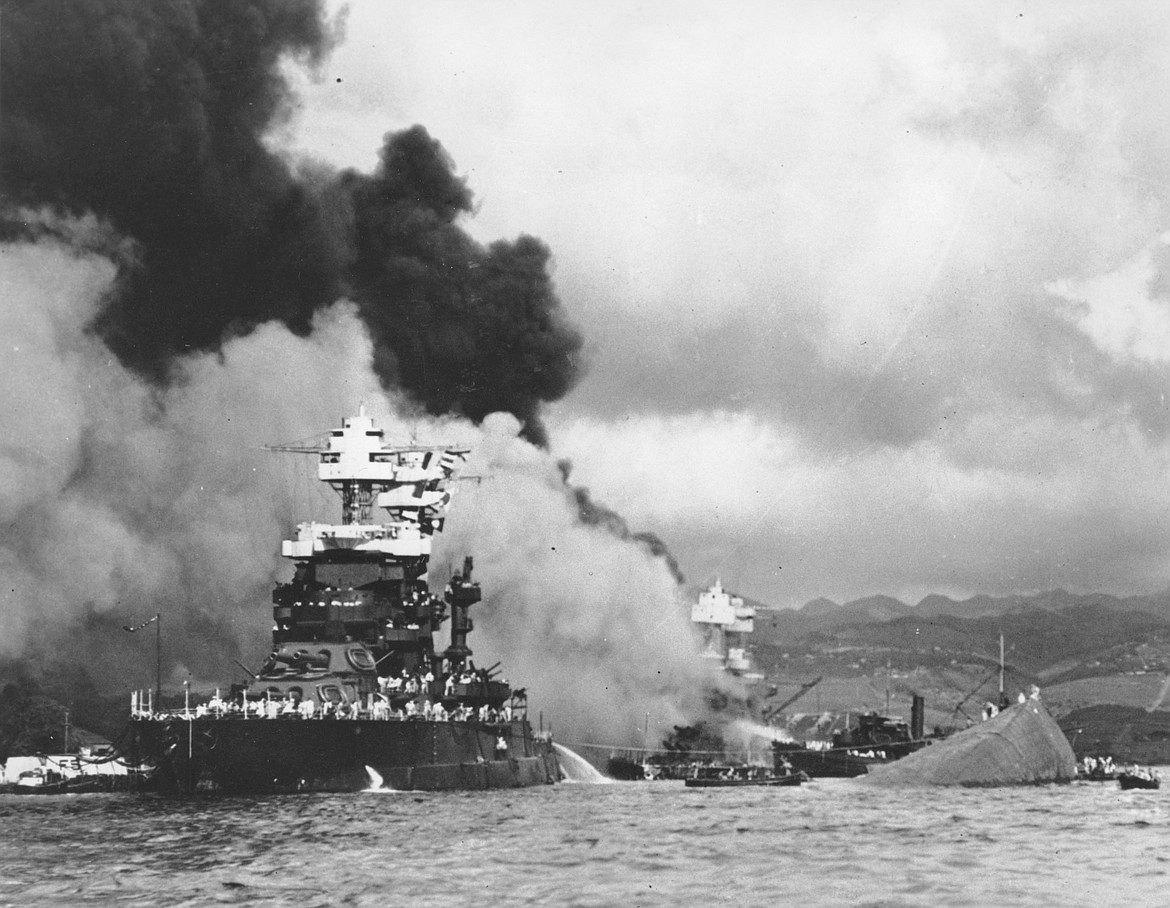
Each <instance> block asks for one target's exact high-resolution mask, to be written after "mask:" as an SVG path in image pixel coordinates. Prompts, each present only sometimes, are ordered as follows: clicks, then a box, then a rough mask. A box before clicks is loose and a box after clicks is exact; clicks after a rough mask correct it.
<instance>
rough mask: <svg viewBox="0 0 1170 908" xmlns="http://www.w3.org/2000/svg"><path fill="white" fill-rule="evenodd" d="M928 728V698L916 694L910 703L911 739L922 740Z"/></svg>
mask: <svg viewBox="0 0 1170 908" xmlns="http://www.w3.org/2000/svg"><path fill="white" fill-rule="evenodd" d="M925 730H926V698H925V697H923V696H922V695H921V694H914V699H913V700H912V701H911V703H910V740H911V741H921V740H922V738H923V734H924V732H925Z"/></svg>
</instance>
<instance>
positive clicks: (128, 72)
mask: <svg viewBox="0 0 1170 908" xmlns="http://www.w3.org/2000/svg"><path fill="white" fill-rule="evenodd" d="M0 16H2V17H3V24H4V27H3V29H2V30H0V79H2V82H3V85H4V106H3V109H2V116H3V123H2V126H3V128H2V129H0V160H2V161H3V171H2V173H0V193H2V198H0V221H2V223H0V286H3V287H4V288H5V292H4V294H3V295H2V296H0V317H2V318H3V320H4V324H5V326H6V335H5V340H6V343H7V344H8V345H10V350H9V351H8V352H7V353H6V356H5V357H4V360H3V365H2V366H0V393H2V394H3V398H4V400H5V401H6V405H5V407H4V408H3V409H2V410H0V433H2V436H0V437H2V438H3V442H2V443H0V581H2V582H0V667H3V665H5V664H6V665H7V666H9V668H11V667H12V666H14V665H16V666H19V671H20V672H21V673H22V674H25V673H29V672H31V673H32V674H33V675H35V674H36V671H37V670H38V669H39V670H40V671H41V672H42V673H43V672H45V671H51V670H56V669H57V668H59V667H60V666H61V665H62V663H63V662H69V663H70V668H71V674H70V677H73V676H75V675H77V673H78V672H80V673H81V674H80V675H77V676H79V677H84V676H86V675H88V676H89V677H91V678H92V679H93V680H94V682H95V683H96V684H97V686H98V687H99V688H101V689H107V690H109V689H126V688H129V687H131V686H140V687H146V686H151V685H152V684H153V680H154V677H153V676H154V669H155V664H154V652H153V646H152V644H153V640H151V639H149V638H148V637H146V636H144V635H128V634H125V633H124V632H123V631H122V630H121V626H122V625H124V624H135V623H138V622H140V621H141V620H143V619H145V618H147V617H149V616H150V615H153V614H154V613H156V612H159V613H161V614H162V616H163V617H162V624H161V627H162V640H163V652H162V664H163V672H164V685H168V684H169V685H172V686H173V685H175V684H177V683H178V682H180V681H183V680H190V681H192V682H193V683H194V684H195V685H200V684H205V685H212V686H214V685H215V684H219V683H222V682H223V681H224V680H225V679H227V678H229V677H239V676H240V672H239V671H238V669H237V668H236V666H235V665H234V660H236V659H240V660H242V661H244V662H245V663H248V664H251V663H254V661H255V659H256V658H257V656H258V655H259V654H260V653H262V652H264V651H265V650H266V648H267V643H268V637H269V623H268V615H269V612H268V609H269V608H270V593H271V589H272V584H273V583H274V581H276V580H278V579H287V575H288V573H289V567H288V565H287V564H286V563H284V562H283V561H282V559H280V558H279V557H277V556H276V554H275V552H276V550H277V546H276V541H277V540H278V539H280V538H282V537H283V536H286V535H288V533H289V532H290V531H291V529H292V527H293V526H294V525H295V524H296V523H297V522H298V521H300V520H304V519H308V518H317V519H332V518H334V517H335V516H336V508H337V504H336V502H335V501H333V500H332V499H331V498H330V496H329V494H328V492H327V491H323V490H322V489H321V488H320V484H319V483H317V482H316V481H315V479H313V478H311V470H310V469H307V468H306V466H305V465H304V464H303V463H300V464H298V463H290V462H289V457H291V455H283V456H277V455H271V454H264V453H263V452H262V451H261V448H260V446H261V444H263V443H266V442H274V441H288V440H293V439H298V438H304V437H308V436H311V435H316V434H317V433H319V432H321V431H323V430H327V429H329V428H332V427H334V426H335V425H336V424H337V423H338V421H339V419H340V418H341V417H342V416H344V415H346V414H350V413H352V412H354V410H355V407H356V405H357V403H358V402H363V401H364V402H365V403H366V404H367V407H368V409H370V411H371V412H372V414H373V415H375V416H376V417H377V418H378V419H379V422H380V423H381V424H382V425H384V426H386V428H387V429H388V430H389V431H390V433H391V434H392V435H393V436H395V437H399V438H405V437H408V436H411V435H414V436H418V435H420V434H421V435H426V434H428V433H429V434H432V435H434V436H435V440H452V438H454V439H455V440H458V441H461V442H469V443H471V444H472V445H476V446H479V447H482V449H483V450H482V452H481V453H480V454H479V455H477V456H478V457H479V458H480V459H481V461H482V464H483V466H484V468H485V470H488V471H490V473H492V474H494V476H493V478H492V479H490V480H488V481H486V482H484V483H483V484H482V485H481V486H476V487H475V489H474V490H472V491H466V490H465V492H464V494H463V497H464V498H465V499H466V501H464V502H461V504H467V503H468V502H470V504H471V505H472V508H471V513H469V514H466V515H463V516H459V512H458V511H457V512H456V516H455V517H454V518H453V520H452V523H451V525H450V526H451V538H450V539H449V540H448V541H446V542H443V541H441V544H440V546H441V551H440V554H439V555H438V557H437V558H436V562H435V565H436V567H437V565H438V564H439V563H440V559H441V558H443V557H448V559H449V560H451V561H452V562H453V563H458V561H460V560H461V558H462V555H463V554H464V553H471V554H473V555H475V556H476V557H477V564H478V566H479V576H480V577H481V579H482V580H483V581H484V588H485V593H486V594H487V599H486V601H485V605H484V606H482V617H483V619H484V620H483V622H482V627H481V630H480V631H479V632H478V633H477V635H476V636H475V637H473V641H472V643H473V647H474V648H475V649H476V653H477V658H478V659H479V660H480V664H488V663H489V662H490V661H495V659H502V660H504V661H505V668H506V671H507V672H508V673H509V674H510V675H511V676H512V677H511V680H512V681H513V682H514V683H516V684H517V685H520V686H526V687H527V688H528V690H529V692H530V694H532V696H533V702H534V705H537V706H538V707H541V708H545V709H548V710H549V711H550V718H551V716H552V714H553V713H556V714H557V715H558V718H559V727H560V728H561V729H564V728H565V727H566V726H571V727H572V729H573V730H575V732H576V733H577V734H579V735H580V736H588V737H590V738H592V739H594V740H596V739H597V738H612V739H614V740H616V741H624V740H630V739H631V737H632V730H634V729H636V728H640V727H641V723H642V721H643V719H642V717H643V715H644V714H649V715H652V716H653V717H654V720H655V722H656V723H659V724H661V725H663V726H665V727H669V725H670V724H672V723H673V722H675V721H680V720H681V719H682V718H683V711H685V710H686V709H687V708H688V704H689V701H688V697H689V696H690V694H689V693H687V692H689V691H695V692H697V691H698V690H699V688H700V686H701V681H702V678H701V677H700V673H701V672H702V671H703V669H701V668H699V667H697V666H696V664H695V660H693V659H692V658H691V656H692V655H693V653H694V650H695V646H694V642H693V640H692V639H691V637H690V627H689V622H688V620H687V609H686V607H685V606H684V605H682V604H681V603H680V602H679V601H678V599H677V591H678V585H677V583H676V577H674V576H672V571H674V572H675V573H677V567H675V566H673V564H672V563H670V562H669V560H668V559H666V558H660V557H657V554H661V552H662V550H661V549H660V548H656V546H655V543H654V541H653V540H652V539H649V538H648V537H647V538H645V539H643V538H641V537H639V536H638V535H637V534H632V533H630V532H629V530H628V528H627V527H626V526H625V524H624V521H622V520H621V518H620V517H619V516H618V515H617V514H615V513H614V512H612V511H609V510H608V509H605V508H602V507H601V506H598V505H596V504H594V503H592V502H591V500H590V499H589V496H588V492H587V491H585V490H575V489H573V488H572V487H571V486H570V485H569V484H568V482H567V477H568V473H567V469H566V470H562V469H561V468H558V465H557V463H556V461H555V460H554V459H553V457H552V455H550V454H549V453H548V452H547V451H545V450H543V448H542V447H541V446H542V445H544V444H545V443H546V439H545V436H544V430H543V426H542V425H541V422H540V408H541V406H542V404H543V403H544V402H546V401H550V400H554V399H556V398H558V397H560V396H561V395H563V394H564V393H565V392H566V391H568V390H569V388H570V387H571V386H572V384H573V382H574V380H575V378H576V376H577V372H578V368H579V366H578V361H577V354H578V352H579V349H580V346H581V338H580V335H579V334H578V332H577V331H576V329H575V328H574V327H573V326H572V325H571V324H570V323H569V321H568V319H567V317H566V316H565V314H564V312H563V310H562V308H561V304H560V302H559V300H558V299H557V297H556V294H555V291H554V288H553V284H552V280H551V277H550V273H549V272H550V253H549V250H548V249H547V248H546V247H545V246H544V245H543V244H542V243H541V242H540V241H539V240H536V239H534V238H532V237H528V236H521V237H520V238H518V239H516V240H514V241H500V242H496V243H492V244H490V245H487V246H484V245H482V244H480V243H478V242H476V241H474V240H472V239H471V237H470V236H469V235H468V234H467V233H466V231H465V230H464V229H463V227H462V226H460V223H459V221H460V219H461V218H462V217H464V216H467V215H468V214H470V213H471V211H472V208H473V200H472V196H471V192H470V190H469V189H468V187H467V186H466V184H465V183H464V181H463V180H462V179H461V178H459V177H458V176H456V174H455V171H454V165H453V162H452V161H451V160H450V158H449V157H448V156H447V154H446V153H445V151H444V150H443V149H442V147H441V146H440V144H439V143H438V142H437V141H436V140H434V139H433V138H432V137H430V136H429V135H428V134H427V132H426V131H425V130H424V129H422V128H421V127H414V128H412V129H408V130H405V131H403V132H398V133H391V134H388V135H387V136H386V139H385V144H384V147H383V149H382V155H381V162H380V164H379V166H378V168H377V169H376V171H375V172H374V173H373V174H372V175H363V174H360V173H356V172H352V171H349V172H345V173H341V174H335V173H330V172H327V171H325V170H323V169H322V168H321V167H320V166H317V165H306V164H297V165H292V164H290V163H289V162H288V161H286V160H285V159H284V158H282V157H281V156H280V155H279V154H277V153H275V152H274V151H273V150H272V148H271V147H270V144H269V141H268V138H267V137H268V135H269V134H270V131H271V130H272V129H273V128H274V127H277V126H279V125H280V124H281V123H282V122H283V121H284V119H285V118H286V117H287V115H288V114H289V112H290V111H291V110H292V106H293V101H294V99H293V98H292V97H291V96H290V93H289V90H288V87H287V85H286V83H285V81H284V79H283V78H282V76H281V71H280V65H281V63H282V61H284V60H286V59H288V58H293V59H295V60H298V61H300V62H301V63H303V64H304V65H308V66H313V65H315V64H317V63H319V62H320V61H321V60H322V59H323V58H324V55H325V54H327V53H328V51H329V48H330V46H331V43H332V42H333V41H335V40H338V37H339V34H340V32H339V29H338V27H337V26H336V25H335V24H331V23H328V22H326V21H325V19H324V17H323V14H322V8H321V4H320V3H319V2H315V0H287V2H277V0H248V2H238V3H232V4H222V3H216V2H210V0H208V2H201V0H184V2H180V0H158V2H153V3H141V2H138V0H105V2H96V0H88V2H79V3H74V4H67V5H62V4H59V3H54V2H41V0H27V2H18V0H0ZM492 413H500V414H501V415H498V416H495V417H491V418H488V417H489V415H490V414H492ZM504 414H511V415H510V416H508V415H504ZM485 419H486V422H485V423H484V426H483V427H482V428H481V427H480V426H479V425H477V424H478V423H481V422H483V421H484V420H485ZM281 457H283V458H284V459H283V460H282V459H281ZM274 458H275V460H274ZM293 459H294V460H295V458H293ZM631 542H634V543H638V544H631ZM444 552H446V553H449V555H446V556H444V554H443V553H444ZM442 579H443V578H441V577H436V581H437V582H440V583H441V581H442ZM481 654H482V655H481ZM485 657H490V658H485ZM571 733H572V732H571Z"/></svg>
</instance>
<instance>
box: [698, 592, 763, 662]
mask: <svg viewBox="0 0 1170 908" xmlns="http://www.w3.org/2000/svg"><path fill="white" fill-rule="evenodd" d="M755 617H756V610H755V609H754V608H752V607H751V606H750V605H745V604H744V601H743V598H742V597H740V596H735V595H732V594H731V593H729V592H728V591H727V590H725V589H724V588H723V584H722V582H721V581H720V580H719V579H716V580H715V583H714V584H712V585H711V587H709V588H708V589H705V590H703V591H702V592H701V593H699V599H698V601H697V602H695V603H694V604H693V605H692V606H691V622H692V623H693V624H695V625H697V626H698V627H699V629H700V631H701V633H702V636H703V653H702V655H703V658H705V659H710V660H712V661H714V662H717V663H719V666H720V667H721V668H722V669H723V670H724V671H726V672H728V673H729V674H732V675H735V676H737V677H739V678H742V679H743V680H744V681H745V682H748V683H755V682H757V681H759V680H761V679H762V678H763V675H761V674H759V673H757V672H755V671H754V670H753V668H752V662H751V658H750V657H749V655H748V651H747V636H748V635H749V634H751V632H752V631H753V630H754V629H755V620H754V619H755Z"/></svg>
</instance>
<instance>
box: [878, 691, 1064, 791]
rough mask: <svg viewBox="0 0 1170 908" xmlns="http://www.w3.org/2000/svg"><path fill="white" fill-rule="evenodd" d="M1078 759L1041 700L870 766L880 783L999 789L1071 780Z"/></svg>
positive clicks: (1013, 708)
mask: <svg viewBox="0 0 1170 908" xmlns="http://www.w3.org/2000/svg"><path fill="white" fill-rule="evenodd" d="M1076 775H1077V763H1076V758H1075V757H1074V756H1073V752H1072V748H1071V747H1070V746H1069V743H1068V739H1067V738H1066V737H1065V736H1064V733H1063V732H1062V731H1061V730H1060V726H1059V725H1057V724H1056V720H1055V719H1053V718H1052V716H1051V715H1049V713H1048V710H1047V709H1045V708H1044V704H1043V703H1041V702H1040V701H1039V700H1028V701H1027V702H1026V703H1020V704H1017V705H1014V706H1010V707H1008V708H1007V709H1005V710H1003V711H1002V712H1001V713H999V715H997V716H995V717H993V718H991V719H988V720H987V721H985V722H980V723H979V724H977V725H973V726H971V727H970V728H968V729H965V730H963V731H961V732H958V733H956V734H954V735H952V736H951V737H949V738H946V739H944V740H942V741H938V742H936V743H934V744H932V745H931V746H930V747H926V748H923V749H922V750H919V751H917V752H915V753H912V754H910V755H909V756H908V757H904V758H903V759H901V760H898V761H897V762H896V763H890V764H887V765H885V766H872V767H870V771H869V775H868V776H866V777H865V778H864V779H862V781H863V782H866V783H868V784H874V785H891V786H897V785H904V786H910V785H961V786H968V787H988V788H989V787H995V786H1002V785H1036V784H1041V783H1045V782H1071V781H1072V780H1073V779H1075V778H1076Z"/></svg>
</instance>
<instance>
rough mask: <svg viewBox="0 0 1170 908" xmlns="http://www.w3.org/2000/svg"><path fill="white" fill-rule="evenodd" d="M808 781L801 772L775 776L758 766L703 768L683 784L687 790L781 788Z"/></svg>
mask: <svg viewBox="0 0 1170 908" xmlns="http://www.w3.org/2000/svg"><path fill="white" fill-rule="evenodd" d="M808 781H809V777H808V776H807V775H806V774H805V773H803V772H793V773H782V774H777V773H774V772H772V771H771V770H768V769H766V768H764V767H760V766H703V767H700V768H699V769H698V770H697V771H696V772H695V774H694V775H692V776H690V777H689V778H687V779H685V780H684V781H683V784H684V785H685V786H686V787H687V788H748V787H757V788H781V787H787V786H792V785H800V784H802V783H804V782H808Z"/></svg>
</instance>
